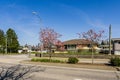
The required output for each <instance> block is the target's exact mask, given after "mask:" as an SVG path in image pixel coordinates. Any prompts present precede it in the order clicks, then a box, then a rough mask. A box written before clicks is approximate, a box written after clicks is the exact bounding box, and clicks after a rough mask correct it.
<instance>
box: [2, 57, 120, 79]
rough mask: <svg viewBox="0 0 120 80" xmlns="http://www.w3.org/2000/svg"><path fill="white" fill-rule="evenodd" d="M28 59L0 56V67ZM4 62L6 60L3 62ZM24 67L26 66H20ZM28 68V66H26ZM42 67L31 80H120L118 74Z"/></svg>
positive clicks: (119, 74) (119, 73)
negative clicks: (43, 69)
mask: <svg viewBox="0 0 120 80" xmlns="http://www.w3.org/2000/svg"><path fill="white" fill-rule="evenodd" d="M25 59H29V58H27V56H26V55H19V56H16V55H15V56H4V57H3V56H0V62H2V61H3V62H4V63H3V62H2V63H0V66H5V65H12V64H14V65H15V64H19V61H21V60H25ZM4 60H6V61H7V60H8V62H5V61H4ZM22 65H26V64H22ZM27 65H28V66H30V65H29V64H27ZM35 66H42V67H44V68H45V71H44V72H36V73H32V75H33V77H32V78H33V80H120V72H116V71H104V70H93V69H92V70H91V69H82V68H66V67H55V66H44V65H35Z"/></svg>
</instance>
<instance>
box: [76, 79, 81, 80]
mask: <svg viewBox="0 0 120 80" xmlns="http://www.w3.org/2000/svg"><path fill="white" fill-rule="evenodd" d="M74 80H82V79H74Z"/></svg>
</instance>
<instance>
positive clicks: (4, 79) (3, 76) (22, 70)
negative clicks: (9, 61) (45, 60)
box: [0, 65, 45, 80]
mask: <svg viewBox="0 0 120 80" xmlns="http://www.w3.org/2000/svg"><path fill="white" fill-rule="evenodd" d="M44 70H45V69H44V68H41V67H35V66H22V65H15V66H11V67H0V80H30V79H32V78H31V77H32V75H31V74H32V73H34V72H40V71H44Z"/></svg>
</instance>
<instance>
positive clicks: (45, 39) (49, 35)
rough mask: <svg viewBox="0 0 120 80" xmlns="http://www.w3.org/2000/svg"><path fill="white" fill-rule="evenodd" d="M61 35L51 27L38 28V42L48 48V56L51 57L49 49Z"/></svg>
mask: <svg viewBox="0 0 120 80" xmlns="http://www.w3.org/2000/svg"><path fill="white" fill-rule="evenodd" d="M60 37H61V34H59V33H57V32H56V31H55V30H54V29H51V28H48V27H46V28H43V29H42V28H41V29H40V42H41V43H42V44H43V48H46V49H47V50H49V54H50V55H49V57H50V59H51V49H52V46H54V45H55V43H56V42H57V41H58V38H60Z"/></svg>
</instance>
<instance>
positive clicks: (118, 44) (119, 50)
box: [112, 38, 120, 55]
mask: <svg viewBox="0 0 120 80" xmlns="http://www.w3.org/2000/svg"><path fill="white" fill-rule="evenodd" d="M112 41H113V51H114V54H115V55H120V38H112Z"/></svg>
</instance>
